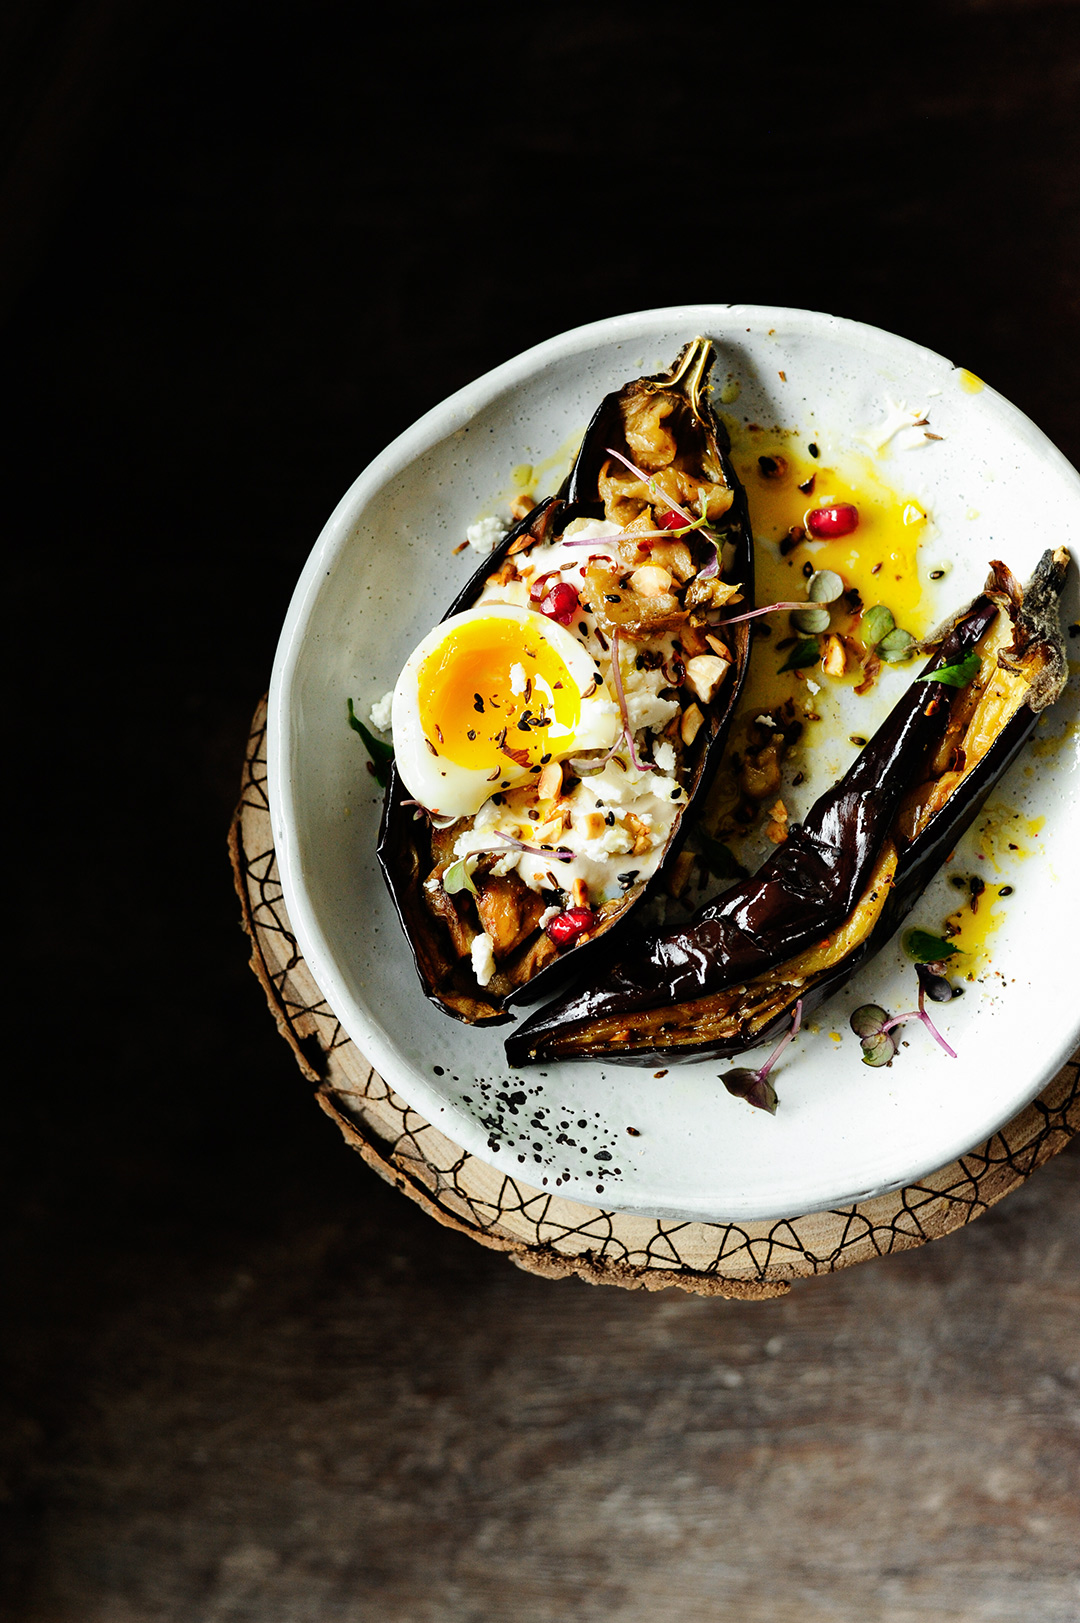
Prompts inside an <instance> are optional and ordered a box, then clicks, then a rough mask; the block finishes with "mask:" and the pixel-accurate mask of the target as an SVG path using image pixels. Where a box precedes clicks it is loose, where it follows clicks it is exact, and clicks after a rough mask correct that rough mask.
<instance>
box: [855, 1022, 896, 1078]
mask: <svg viewBox="0 0 1080 1623" xmlns="http://www.w3.org/2000/svg"><path fill="white" fill-rule="evenodd" d="M896 1049H897V1042H896V1038H895V1037H893V1036H890V1034H889V1033H888V1032H886V1031H879V1032H876V1033H875V1035H874V1036H872V1037H864V1038H863V1040H862V1051H863V1055H862V1059H863V1064H864V1065H872V1066H873V1067H874V1068H875V1069H876V1068H877V1067H878V1066H879V1065H891V1064H892V1062H893V1060H894V1059H895V1058H896Z"/></svg>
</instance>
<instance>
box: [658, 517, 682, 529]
mask: <svg viewBox="0 0 1080 1623" xmlns="http://www.w3.org/2000/svg"><path fill="white" fill-rule="evenodd" d="M656 524H657V528H658V529H661V530H685V528H686V520H685V519H684V518H683V516H682V514H681V513H661V514H660V516H659V517H658V518H657V520H656Z"/></svg>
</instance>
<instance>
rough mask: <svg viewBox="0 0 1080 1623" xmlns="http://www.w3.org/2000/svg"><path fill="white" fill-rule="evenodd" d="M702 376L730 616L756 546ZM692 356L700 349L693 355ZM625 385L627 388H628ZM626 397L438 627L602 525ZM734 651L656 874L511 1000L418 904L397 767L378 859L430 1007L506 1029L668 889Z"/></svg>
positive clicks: (735, 678)
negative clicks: (532, 560)
mask: <svg viewBox="0 0 1080 1623" xmlns="http://www.w3.org/2000/svg"><path fill="white" fill-rule="evenodd" d="M705 344H706V341H704V340H700V339H698V340H695V341H694V344H693V345H687V346H686V347H685V348H684V349H683V351H681V352H680V355H679V357H678V358H677V359H676V362H675V364H674V366H673V367H672V369H671V372H670V373H662V374H659V375H657V376H656V377H655V378H651V379H647V380H637V381H638V382H639V383H640V382H642V381H645V382H652V383H656V384H659V385H663V384H665V383H666V382H668V381H669V380H670V379H671V377H672V376H674V375H675V374H676V373H677V371H678V368H679V366H680V363H681V362H683V361H684V358H685V357H687V356H688V353H689V352H690V351H691V350H693V349H694V348H695V346H702V345H705ZM707 349H708V354H707V356H705V357H704V359H703V361H702V363H701V364H700V366H699V368H698V375H699V379H700V384H701V397H700V400H699V401H698V405H699V412H700V416H701V417H702V419H703V420H704V421H706V422H707V425H708V431H709V433H710V434H711V436H712V440H713V446H712V449H713V451H714V453H715V458H716V460H717V461H718V462H719V464H720V467H721V469H722V471H723V474H724V478H725V480H726V482H727V484H728V486H729V487H730V488H731V490H732V491H733V492H734V500H733V502H732V505H731V508H730V510H729V513H728V515H726V516H725V523H724V525H723V534H724V536H725V538H726V539H727V540H729V541H730V542H731V543H733V545H734V548H735V557H734V561H733V563H732V565H731V567H730V569H729V570H728V571H726V574H727V575H728V576H729V578H730V579H731V580H735V581H739V582H740V585H741V591H742V598H743V601H742V602H741V603H739V604H738V605H732V607H731V612H732V613H734V614H738V613H745V612H746V610H747V609H748V608H750V607H752V606H753V602H754V542H753V532H752V529H751V525H750V514H749V509H748V505H747V499H746V492H745V491H744V489H743V487H742V484H741V482H740V481H739V478H738V476H737V474H736V473H735V469H734V467H733V465H732V463H731V460H730V456H729V450H730V446H729V442H728V438H727V432H726V430H725V429H724V427H723V424H722V423H721V422H720V420H719V418H717V416H716V414H715V413H714V412H713V410H712V407H711V405H709V403H708V401H707V399H706V398H705V393H704V390H705V384H706V383H707V377H708V370H709V367H710V366H711V364H712V352H711V346H707ZM697 353H698V354H699V355H701V353H702V351H701V349H700V348H698V350H697ZM633 387H634V385H632V384H631V385H628V386H627V388H633ZM624 392H625V391H623V390H619V391H616V392H615V393H613V394H610V395H606V396H605V397H604V399H603V400H602V401H601V403H600V405H599V407H598V408H597V410H596V412H595V413H594V415H593V418H592V421H591V422H590V424H589V427H588V429H587V430H586V433H585V437H584V439H583V441H582V444H581V448H580V450H579V452H578V454H577V457H576V458H575V460H574V465H573V467H572V468H571V470H570V473H569V474H568V476H567V478H566V480H565V481H564V482H563V485H562V486H561V487H560V490H559V492H558V494H557V495H555V496H550V497H547V498H546V499H545V500H544V501H542V502H540V503H538V505H537V506H536V507H535V508H533V509H532V511H531V512H530V513H528V514H526V516H525V517H524V518H523V519H521V520H520V521H519V522H518V523H517V524H516V525H515V526H514V527H513V529H512V530H511V531H510V532H509V534H508V535H506V536H505V537H504V539H503V540H502V542H501V543H500V544H499V546H498V547H496V548H495V550H494V551H493V552H492V553H491V554H490V556H488V557H487V558H485V559H484V560H483V562H482V563H481V564H480V566H479V567H478V569H477V570H476V571H475V573H474V574H473V575H472V577H471V578H470V579H469V581H468V582H467V583H466V585H465V586H464V587H463V588H462V589H461V591H460V592H459V593H458V595H457V597H456V598H455V599H454V601H453V603H452V604H451V605H450V607H449V608H448V609H447V611H446V614H445V615H444V616H443V619H444V620H445V619H449V618H450V616H451V615H454V614H459V613H461V612H462V611H463V610H464V609H467V608H469V607H470V606H471V605H472V604H473V603H474V602H475V601H476V599H477V598H478V597H479V595H480V593H481V591H482V590H483V587H484V585H485V584H486V582H487V580H488V579H489V578H490V576H491V575H493V574H494V573H495V572H496V571H497V569H498V568H499V565H500V564H501V563H502V562H503V560H504V559H505V558H506V557H508V556H509V555H510V554H511V553H514V552H517V551H521V550H523V547H524V545H527V544H529V542H530V541H531V540H542V539H544V538H545V537H547V536H549V535H550V534H558V533H561V532H562V530H563V529H565V527H566V525H567V524H569V523H570V522H571V521H572V520H573V519H575V518H602V517H603V514H604V508H603V502H602V500H601V497H600V491H599V476H600V471H601V469H602V467H603V464H604V462H605V460H606V459H607V451H606V447H607V446H608V445H612V444H614V445H615V446H616V447H618V446H619V445H620V444H625V441H624V440H623V438H622V431H621V426H620V424H621V418H620V413H619V400H620V397H621V396H622V394H623V393H624ZM728 637H729V639H730V642H731V644H732V646H733V651H734V655H735V658H734V661H733V668H732V672H731V676H730V678H729V679H728V682H727V683H726V684H725V690H724V695H723V698H722V700H721V702H720V703H719V704H716V703H714V705H712V706H710V707H709V714H708V718H707V724H706V725H705V726H703V727H702V729H701V731H700V733H699V734H698V737H697V739H695V741H694V744H693V746H692V747H691V752H690V763H691V769H690V775H689V780H688V781H687V782H686V784H685V791H686V792H685V797H684V800H683V805H682V809H681V811H680V814H679V816H678V818H677V819H676V821H675V824H674V826H673V828H672V832H671V835H670V838H669V840H668V844H667V847H666V849H665V852H664V856H663V859H662V861H661V862H660V864H659V865H658V867H657V870H656V872H655V873H654V874H653V875H652V877H651V878H650V879H649V880H648V881H647V882H645V883H643V884H641V885H638V886H635V887H634V888H633V890H631V891H630V892H629V893H628V898H627V900H628V905H627V906H626V907H625V908H623V910H622V911H621V912H620V913H619V914H618V915H617V916H616V917H615V918H614V919H613V920H610V921H605V923H604V924H602V926H601V927H600V928H599V929H598V930H596V931H594V932H593V933H592V934H591V935H590V936H589V938H588V939H586V940H584V941H582V942H580V943H578V944H576V945H574V946H571V947H570V948H569V949H567V950H566V951H564V952H562V953H561V954H560V955H559V957H558V958H556V959H555V960H554V961H553V962H551V963H550V964H548V965H547V966H545V967H544V968H543V969H541V970H540V971H539V972H538V973H537V974H535V975H534V976H533V977H532V979H531V980H529V981H527V982H526V983H525V984H524V985H523V986H520V987H517V988H515V989H514V990H513V991H512V992H511V993H510V994H509V995H508V996H506V997H503V998H500V997H497V996H489V995H487V993H486V992H485V991H484V990H483V989H481V988H479V987H478V986H476V984H475V981H473V985H472V986H469V984H468V982H469V980H470V979H472V977H471V976H470V975H469V972H468V971H467V969H465V968H464V967H462V966H459V965H458V964H456V962H455V960H454V959H453V957H452V955H451V953H450V952H449V951H448V950H447V946H446V944H445V942H444V941H443V940H442V937H441V933H440V932H441V928H442V927H441V926H440V925H439V924H438V922H437V921H436V920H435V919H434V918H433V917H432V916H431V913H430V912H429V910H428V908H427V906H426V904H425V902H424V898H423V894H422V886H423V882H424V879H425V877H426V875H427V873H428V872H429V871H430V837H429V830H428V824H427V821H426V818H424V817H422V816H421V817H420V818H417V817H416V816H415V815H414V808H413V807H411V806H408V805H405V804H404V802H405V800H406V799H407V798H408V791H407V789H406V788H405V786H404V784H403V783H402V781H401V778H400V776H399V775H398V773H397V770H396V768H392V769H391V775H390V782H389V785H388V787H387V792H386V799H385V802H384V805H383V815H382V822H381V826H380V829H379V840H378V847H377V855H378V859H379V865H380V867H381V869H382V873H383V877H384V880H385V882H386V885H387V888H388V890H389V892H390V895H391V898H392V900H393V902H394V906H395V909H396V911H397V915H398V919H399V920H400V923H401V927H402V930H403V931H404V934H405V938H406V940H407V941H408V943H409V946H410V948H411V950H412V954H413V959H414V962H415V964H416V969H417V973H418V975H419V977H420V982H421V985H422V987H423V990H424V992H425V995H426V996H427V997H428V999H429V1000H430V1001H431V1002H432V1003H434V1004H435V1005H436V1007H438V1008H440V1009H442V1010H443V1012H444V1013H446V1014H449V1015H451V1016H452V1017H454V1018H455V1019H458V1020H462V1021H464V1022H465V1023H467V1024H470V1025H472V1024H480V1023H483V1024H494V1025H498V1024H503V1023H505V1022H506V1021H508V1020H509V1019H511V1018H512V1016H511V1015H510V1013H509V1012H508V1010H509V1009H510V1007H511V1005H514V1004H519V1003H536V1002H541V1001H543V1000H544V999H546V998H550V997H552V996H554V995H555V994H556V993H557V991H558V990H559V989H560V987H562V986H563V985H565V983H566V982H567V980H568V979H569V978H570V977H571V976H572V975H577V974H578V973H583V972H587V971H588V969H589V968H590V966H593V967H594V966H595V965H596V964H597V962H598V961H599V960H600V958H601V957H602V958H603V959H605V960H609V959H610V956H611V953H612V949H613V947H614V946H615V944H616V943H617V942H618V941H619V940H620V939H621V938H622V934H623V932H624V931H625V929H626V927H627V925H628V924H629V921H630V919H631V917H632V915H633V912H634V909H635V907H636V906H637V904H638V902H640V901H643V900H644V899H645V898H646V897H647V896H649V895H652V894H653V893H654V892H655V891H656V890H657V888H658V887H659V886H661V885H662V884H663V882H664V878H665V875H666V873H667V871H668V869H669V867H670V864H671V862H672V861H673V860H674V858H675V856H676V855H677V854H678V851H679V849H680V847H681V844H682V841H683V839H684V837H685V834H686V832H687V830H688V828H689V825H690V822H691V821H692V813H691V808H692V807H693V806H694V804H695V802H700V801H701V799H702V798H703V797H704V796H705V794H706V793H707V792H708V789H709V787H710V785H711V783H712V781H713V778H714V777H715V775H716V771H717V768H718V767H719V765H720V762H721V759H722V757H723V752H724V744H725V742H726V739H727V734H728V731H729V729H730V726H731V721H732V718H733V716H734V712H735V708H736V705H737V702H738V699H739V697H740V695H741V693H742V689H743V686H744V683H745V681H746V674H747V670H748V667H749V658H750V645H751V633H750V626H749V625H748V624H746V623H743V624H741V625H737V626H733V627H732V629H731V631H730V632H729V633H728Z"/></svg>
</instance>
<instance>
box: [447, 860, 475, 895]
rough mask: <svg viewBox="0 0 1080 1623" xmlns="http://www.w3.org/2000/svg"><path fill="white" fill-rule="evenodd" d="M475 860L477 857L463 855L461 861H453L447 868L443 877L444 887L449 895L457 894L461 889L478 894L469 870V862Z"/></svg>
mask: <svg viewBox="0 0 1080 1623" xmlns="http://www.w3.org/2000/svg"><path fill="white" fill-rule="evenodd" d="M475 860H476V859H475V857H462V858H461V859H460V861H458V862H452V863H451V864H450V866H449V868H447V869H446V871H445V873H444V874H443V877H442V888H443V890H445V892H446V894H447V895H448V896H456V895H457V893H458V891H459V890H467V891H470V892H471V894H472V895H473V896H475V895H476V886H475V885H474V884H473V878H472V874H471V873H470V872H469V863H470V862H475Z"/></svg>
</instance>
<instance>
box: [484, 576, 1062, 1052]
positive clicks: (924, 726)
mask: <svg viewBox="0 0 1080 1623" xmlns="http://www.w3.org/2000/svg"><path fill="white" fill-rule="evenodd" d="M1068 565H1069V554H1068V553H1067V552H1066V551H1065V550H1064V549H1063V548H1061V549H1058V550H1057V551H1055V552H1047V553H1045V554H1044V556H1043V558H1042V560H1041V562H1040V564H1039V566H1038V568H1037V570H1036V572H1035V574H1034V576H1033V578H1032V579H1031V581H1029V583H1028V585H1027V587H1026V589H1023V588H1021V587H1020V585H1019V583H1018V582H1017V581H1016V580H1015V578H1014V577H1013V575H1012V574H1011V573H1010V571H1009V570H1008V569H1007V568H1006V567H1005V566H1004V565H1003V564H1001V563H994V564H993V565H992V566H991V574H990V578H989V580H988V581H987V584H986V587H985V589H984V592H983V594H982V595H981V596H980V597H979V598H977V599H976V600H975V602H974V603H972V604H971V605H970V607H968V608H967V609H965V610H963V611H962V612H961V613H960V614H958V615H956V616H955V617H954V618H953V619H952V620H951V621H949V622H948V623H947V624H946V625H945V626H944V627H942V628H941V629H940V630H939V631H938V632H937V633H935V635H934V636H933V637H932V638H930V639H928V641H927V643H926V644H925V645H924V647H925V648H927V649H933V650H934V654H933V658H932V659H931V660H930V662H929V664H928V665H927V667H926V669H925V670H924V671H923V673H922V674H921V676H920V677H919V678H918V679H917V680H916V681H914V682H913V683H912V685H911V687H910V688H909V689H908V690H907V692H906V693H905V694H904V696H903V698H902V699H901V700H900V702H899V703H898V704H897V705H896V706H895V708H894V709H893V711H892V712H891V714H890V715H889V716H888V718H887V719H886V721H885V722H884V724H883V725H882V727H881V728H880V729H879V730H878V732H877V733H876V734H875V735H874V737H873V738H872V739H871V740H870V742H869V743H868V744H867V745H866V747H865V748H864V749H863V751H862V753H861V754H860V755H859V756H858V758H857V759H856V761H855V762H854V764H853V765H852V767H851V769H850V771H849V772H848V773H847V774H846V775H845V777H843V778H842V779H841V780H840V782H839V783H838V784H836V785H835V786H834V787H833V788H832V789H830V790H829V791H828V792H827V793H826V794H824V795H823V796H822V797H821V798H820V799H819V800H818V801H817V802H816V804H815V805H814V806H813V808H812V809H811V811H810V812H809V814H808V816H807V818H806V820H805V822H804V823H803V824H802V825H801V826H800V825H793V826H792V827H791V829H790V832H789V834H788V838H787V839H786V841H785V842H784V843H783V845H781V846H780V847H779V848H778V850H777V851H776V853H775V855H774V856H772V857H771V858H770V859H769V860H768V861H767V862H766V863H765V864H764V865H763V867H761V868H760V869H759V870H758V872H757V873H756V874H754V875H753V876H751V877H750V878H748V879H746V880H744V881H742V882H740V883H739V884H737V885H735V886H733V887H732V888H731V889H729V890H727V891H725V892H724V893H723V894H722V895H721V896H719V897H718V898H716V899H715V900H714V901H711V902H708V903H706V905H705V906H704V907H703V908H702V909H700V910H699V912H698V913H697V914H696V915H695V916H694V918H693V919H692V920H691V921H690V923H689V924H688V925H686V926H685V927H683V928H681V929H678V930H674V931H671V932H669V933H667V934H664V935H660V936H657V937H654V938H652V939H650V940H648V941H646V942H645V943H644V944H643V946H642V948H641V950H640V951H638V952H637V953H634V954H633V955H631V956H628V957H625V958H624V959H623V960H622V962H621V963H619V964H618V965H617V967H616V968H614V969H613V970H612V971H611V972H610V973H609V974H608V975H607V977H606V978H605V979H603V980H601V981H599V982H598V983H596V984H594V985H593V986H591V987H590V988H589V989H588V990H584V991H580V992H578V993H576V994H574V995H571V996H569V997H566V998H564V999H563V1000H562V1001H561V1002H559V1003H557V1004H553V1005H550V1006H549V1007H548V1008H546V1009H544V1010H541V1011H540V1012H539V1013H538V1014H537V1015H535V1016H534V1017H533V1018H532V1019H531V1020H529V1021H528V1022H527V1023H526V1024H525V1025H524V1026H522V1027H521V1028H520V1029H519V1030H518V1031H517V1032H516V1033H515V1034H514V1036H513V1037H512V1038H511V1039H510V1041H509V1042H508V1044H507V1054H508V1057H509V1058H510V1060H511V1062H512V1063H513V1064H515V1065H526V1064H529V1063H532V1062H534V1061H537V1060H549V1059H575V1058H588V1057H602V1058H604V1059H606V1060H612V1061H617V1062H624V1063H628V1064H641V1065H645V1064H652V1063H654V1062H656V1061H659V1062H661V1063H663V1064H671V1063H672V1062H675V1061H678V1060H680V1059H700V1058H708V1057H716V1058H721V1057H725V1056H728V1055H733V1054H738V1053H742V1052H743V1051H744V1050H746V1049H750V1048H755V1047H757V1046H758V1045H759V1044H762V1043H765V1042H769V1041H771V1040H773V1039H774V1038H775V1037H777V1036H778V1035H780V1034H782V1033H783V1032H784V1031H785V1030H787V1029H790V1027H791V1024H792V1021H793V1020H794V1019H796V1018H798V1017H800V1016H801V1017H803V1018H804V1017H805V1015H806V1014H808V1013H809V1012H810V1011H811V1010H812V1009H813V1008H815V1007H816V1006H817V1005H818V1004H820V1003H821V1002H823V1001H824V999H825V998H826V997H828V996H830V995H831V994H832V993H833V992H835V991H836V990H837V989H838V988H839V987H840V986H841V985H842V984H843V983H844V982H845V981H846V980H847V979H848V977H849V976H850V975H852V974H853V973H854V972H855V970H856V969H858V968H859V967H860V965H861V964H863V963H865V962H866V960H867V959H868V958H869V957H870V956H871V955H872V954H873V953H875V952H877V951H878V949H879V948H880V947H882V946H883V945H884V944H885V942H886V941H887V940H888V939H889V938H890V936H891V935H892V934H893V933H894V931H895V930H896V928H897V926H898V925H899V924H900V922H901V920H902V919H903V918H904V916H905V915H906V914H907V912H908V911H909V909H910V908H911V906H912V904H913V903H914V901H915V900H916V898H917V897H918V896H919V895H920V894H921V892H922V891H923V889H924V888H925V886H926V884H927V883H928V881H929V880H930V878H931V877H932V876H933V874H934V873H935V872H936V871H937V869H938V868H939V867H940V866H941V864H942V863H943V862H944V861H945V860H946V858H947V857H948V855H949V853H950V852H951V850H952V849H953V846H954V845H955V844H956V841H957V840H958V839H959V838H960V836H961V835H962V834H963V833H964V831H965V830H966V829H967V828H968V827H969V825H970V824H971V823H972V821H973V820H974V818H975V817H976V815H977V814H978V811H979V810H980V808H981V806H982V805H983V803H984V801H985V799H986V796H987V795H988V794H989V792H990V790H991V789H992V787H993V786H994V784H995V783H996V782H997V781H998V779H999V778H1000V777H1001V775H1002V773H1003V772H1004V771H1005V770H1006V768H1007V767H1008V766H1009V764H1010V763H1011V762H1012V760H1013V759H1014V758H1015V757H1016V755H1017V753H1018V751H1019V750H1020V748H1021V747H1022V746H1023V744H1024V742H1025V741H1026V740H1027V738H1028V737H1029V735H1030V733H1031V731H1032V728H1033V727H1034V725H1035V722H1036V720H1037V717H1038V714H1039V712H1040V711H1042V710H1044V709H1045V708H1046V707H1047V705H1049V704H1051V703H1053V701H1054V699H1056V698H1057V696H1058V694H1059V693H1060V692H1061V690H1062V687H1063V686H1064V683H1065V677H1066V664H1065V651H1064V644H1063V639H1062V636H1061V630H1060V626H1059V622H1058V599H1059V597H1060V594H1061V589H1062V586H1063V584H1064V580H1065V574H1066V570H1067V568H1068ZM800 1004H801V1008H800V1007H799V1005H800Z"/></svg>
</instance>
